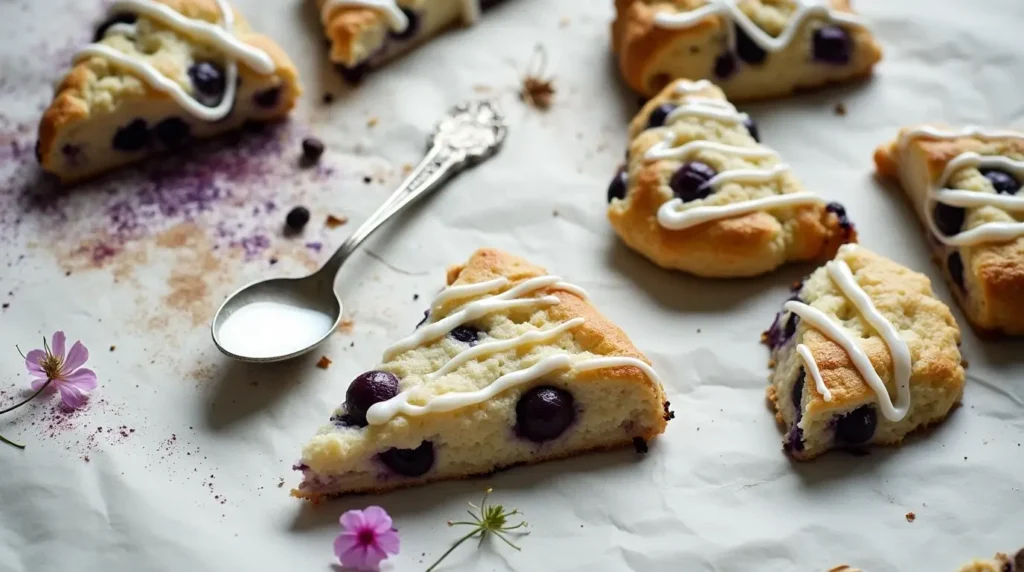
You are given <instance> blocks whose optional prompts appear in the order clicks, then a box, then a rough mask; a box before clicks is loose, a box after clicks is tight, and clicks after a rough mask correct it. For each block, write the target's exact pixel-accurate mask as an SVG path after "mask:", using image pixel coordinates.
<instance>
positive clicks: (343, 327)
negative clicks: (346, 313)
mask: <svg viewBox="0 0 1024 572" xmlns="http://www.w3.org/2000/svg"><path fill="white" fill-rule="evenodd" d="M353 326H355V322H354V321H352V318H342V320H341V321H340V322H338V331H339V332H341V333H343V334H351V333H352V328H353Z"/></svg>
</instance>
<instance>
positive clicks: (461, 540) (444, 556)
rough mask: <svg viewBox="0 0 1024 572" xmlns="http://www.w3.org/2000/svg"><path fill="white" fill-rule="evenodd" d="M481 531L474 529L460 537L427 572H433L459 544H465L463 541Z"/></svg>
mask: <svg viewBox="0 0 1024 572" xmlns="http://www.w3.org/2000/svg"><path fill="white" fill-rule="evenodd" d="M467 524H472V523H467ZM481 530H483V529H482V528H476V529H474V530H473V531H472V532H470V533H469V534H467V535H466V536H463V537H462V538H460V539H459V540H458V541H456V542H455V544H453V545H452V547H451V548H449V549H448V551H447V552H445V553H444V554H442V555H441V557H440V558H438V559H437V562H434V563H433V564H431V565H430V568H427V572H430V571H431V570H433V569H434V568H437V565H438V564H440V563H441V561H442V560H444V559H445V558H447V557H448V555H449V554H451V553H452V551H453V550H455V549H456V548H458V547H459V545H460V544H462V543H463V542H465V541H467V540H469V539H470V538H472V537H473V535H475V534H476V533H478V532H480V531H481Z"/></svg>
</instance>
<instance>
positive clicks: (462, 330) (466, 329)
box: [448, 326, 480, 345]
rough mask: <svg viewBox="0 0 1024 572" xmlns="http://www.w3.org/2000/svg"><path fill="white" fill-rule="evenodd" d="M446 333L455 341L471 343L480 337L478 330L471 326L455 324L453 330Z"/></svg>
mask: <svg viewBox="0 0 1024 572" xmlns="http://www.w3.org/2000/svg"><path fill="white" fill-rule="evenodd" d="M448 335H450V336H451V337H452V339H454V340H455V341H459V342H462V343H464V344H469V345H473V344H475V343H476V342H477V341H478V340H479V339H480V330H478V329H476V328H474V327H472V326H457V327H456V328H455V329H454V330H452V331H450V332H448Z"/></svg>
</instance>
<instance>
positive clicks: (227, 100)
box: [37, 0, 300, 182]
mask: <svg viewBox="0 0 1024 572" xmlns="http://www.w3.org/2000/svg"><path fill="white" fill-rule="evenodd" d="M109 14H110V16H109V17H108V18H107V20H106V21H105V22H103V23H102V24H100V26H99V27H98V29H97V32H96V35H95V42H94V43H92V44H89V45H88V46H86V47H84V48H82V49H81V50H79V52H78V53H77V54H76V55H75V58H74V65H73V67H72V68H71V70H70V71H69V72H68V73H67V75H66V76H65V77H64V78H63V79H62V80H61V82H60V84H59V85H58V87H57V92H56V94H55V96H54V99H53V101H52V102H51V103H50V106H49V107H48V108H47V109H46V111H45V112H44V113H43V117H42V120H41V122H40V125H39V141H38V145H37V151H38V153H37V156H38V158H39V161H40V164H41V165H42V167H43V169H44V170H45V171H47V172H50V173H53V174H55V175H57V176H58V177H59V178H60V179H61V180H62V181H64V182H72V181H76V180H80V179H84V178H87V177H91V176H93V175H96V174H98V173H101V172H103V171H106V170H109V169H112V168H114V167H117V166H120V165H124V164H127V163H131V162H134V161H138V160H140V159H143V158H145V157H148V156H150V155H152V154H154V153H158V152H163V151H173V150H176V149H180V148H182V147H186V146H188V145H189V144H191V142H193V141H194V140H195V139H199V138H206V137H211V136H214V135H218V134H220V133H224V132H226V131H229V130H232V129H236V128H238V127H240V126H241V125H242V124H243V123H245V122H247V121H270V120H275V119H280V118H282V117H284V116H285V115H287V113H288V112H289V111H290V110H291V108H292V107H293V106H294V103H295V100H296V98H297V97H298V95H299V93H300V87H299V83H298V72H297V71H296V70H295V66H294V65H292V62H291V60H289V59H288V56H287V55H286V54H285V53H284V52H283V51H282V50H281V49H280V48H279V47H278V46H277V45H276V44H274V43H273V42H272V41H271V40H270V39H269V38H267V37H265V36H261V35H259V34H256V33H254V32H252V31H251V30H250V28H249V26H248V24H247V23H246V22H245V20H244V18H242V16H241V14H239V13H238V12H237V11H236V10H235V9H234V7H233V6H232V5H231V4H230V3H229V2H227V0H118V1H117V2H114V3H113V5H112V6H111V8H110V12H109Z"/></svg>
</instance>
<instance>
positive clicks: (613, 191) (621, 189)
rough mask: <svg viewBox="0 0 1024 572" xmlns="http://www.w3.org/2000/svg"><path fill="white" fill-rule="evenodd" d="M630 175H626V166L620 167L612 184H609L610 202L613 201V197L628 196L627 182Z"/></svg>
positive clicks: (621, 197) (622, 197)
mask: <svg viewBox="0 0 1024 572" xmlns="http://www.w3.org/2000/svg"><path fill="white" fill-rule="evenodd" d="M628 180H629V179H628V176H627V175H626V168H625V167H623V168H621V169H619V172H618V173H615V176H614V177H612V182H611V184H609V185H608V202H609V203H610V202H612V200H613V199H624V198H626V184H627V183H628Z"/></svg>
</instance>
